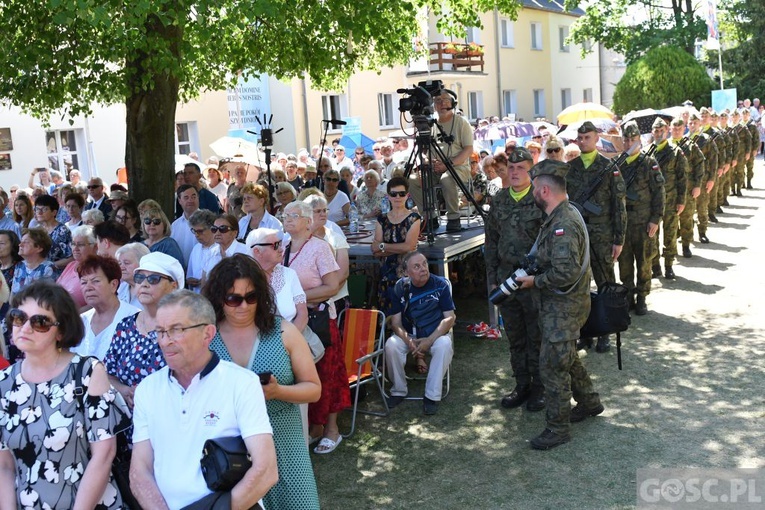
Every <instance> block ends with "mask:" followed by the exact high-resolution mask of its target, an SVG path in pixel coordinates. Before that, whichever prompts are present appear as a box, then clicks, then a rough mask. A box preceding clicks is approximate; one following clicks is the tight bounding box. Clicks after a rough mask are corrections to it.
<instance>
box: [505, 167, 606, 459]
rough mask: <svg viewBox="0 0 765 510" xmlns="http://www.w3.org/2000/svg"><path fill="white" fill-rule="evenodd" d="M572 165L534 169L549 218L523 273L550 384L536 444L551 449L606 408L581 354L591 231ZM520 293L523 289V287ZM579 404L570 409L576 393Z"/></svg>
mask: <svg viewBox="0 0 765 510" xmlns="http://www.w3.org/2000/svg"><path fill="white" fill-rule="evenodd" d="M568 172H569V165H568V164H567V163H563V162H560V161H554V160H552V159H546V160H544V161H542V162H540V163H539V164H537V165H535V166H534V167H533V168H532V169H531V176H532V178H533V184H534V187H533V188H532V193H533V194H534V202H536V204H537V207H539V208H540V209H542V210H543V211H544V212H545V215H546V218H545V219H544V222H543V223H542V228H541V230H540V232H539V238H538V246H537V256H536V266H537V268H538V269H537V271H536V274H535V276H519V277H518V278H517V280H518V281H519V282H520V283H521V284H522V285H521V289H530V288H532V287H534V288H537V289H539V297H540V299H539V301H540V308H539V327H540V329H541V333H542V346H541V348H540V352H539V374H540V376H541V378H542V384H544V387H545V404H546V407H547V416H546V419H547V426H546V428H545V430H544V431H543V432H542V433H541V434H540V435H539V436H537V437H535V438H534V439H532V440H531V447H532V448H534V449H537V450H548V449H550V448H554V447H556V446H558V445H561V444H563V443H566V442H568V441H569V440H570V438H571V436H570V433H569V429H570V424H571V423H576V422H580V421H582V420H584V419H586V418H588V417H590V416H596V415H598V414H600V413H602V412H603V405H602V404H601V403H600V396H599V395H598V394H597V393H596V392H595V390H594V388H593V385H592V381H591V380H590V376H589V374H588V373H587V370H586V369H585V368H584V365H582V362H581V360H580V359H579V354H578V353H577V350H576V339H577V338H578V337H579V330H580V329H581V328H582V326H584V323H585V322H586V321H587V316H588V315H589V313H590V278H591V276H592V275H591V272H590V267H589V257H588V244H589V240H588V235H587V229H586V226H585V224H584V220H583V219H582V217H581V215H580V214H579V213H578V212H577V210H576V209H575V208H574V206H573V205H571V204H570V203H569V201H568V198H567V196H566V175H567V174H568ZM519 292H523V290H520V291H519ZM572 393H573V396H574V400H576V402H577V405H576V407H574V408H573V409H571V396H572Z"/></svg>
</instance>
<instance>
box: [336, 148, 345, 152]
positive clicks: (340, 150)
mask: <svg viewBox="0 0 765 510" xmlns="http://www.w3.org/2000/svg"><path fill="white" fill-rule="evenodd" d="M335 152H345V151H344V150H343V149H335Z"/></svg>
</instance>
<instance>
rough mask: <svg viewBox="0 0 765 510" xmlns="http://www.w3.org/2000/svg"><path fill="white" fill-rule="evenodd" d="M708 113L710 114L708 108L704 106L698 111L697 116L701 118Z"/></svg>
mask: <svg viewBox="0 0 765 510" xmlns="http://www.w3.org/2000/svg"><path fill="white" fill-rule="evenodd" d="M710 113H711V112H710V111H709V108H707V107H706V106H702V107H701V108H700V109H699V116H701V117H703V116H704V115H709V114H710Z"/></svg>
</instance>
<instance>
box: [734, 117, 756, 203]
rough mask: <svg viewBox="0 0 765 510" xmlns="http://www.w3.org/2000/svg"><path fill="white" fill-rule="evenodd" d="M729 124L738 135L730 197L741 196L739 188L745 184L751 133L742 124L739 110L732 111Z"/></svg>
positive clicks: (749, 155)
mask: <svg viewBox="0 0 765 510" xmlns="http://www.w3.org/2000/svg"><path fill="white" fill-rule="evenodd" d="M731 123H732V124H733V129H734V130H735V132H736V134H737V135H738V139H739V144H738V155H737V158H736V162H737V164H736V168H734V169H733V175H732V176H731V180H730V187H731V189H730V191H731V195H736V196H739V197H740V196H742V193H741V188H742V187H743V186H744V184H745V182H746V165H747V163H748V162H749V159H751V154H752V133H750V132H749V128H748V127H747V126H746V124H744V123H743V122H742V119H741V112H740V111H739V110H733V112H732V113H731Z"/></svg>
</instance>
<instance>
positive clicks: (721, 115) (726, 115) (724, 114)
mask: <svg viewBox="0 0 765 510" xmlns="http://www.w3.org/2000/svg"><path fill="white" fill-rule="evenodd" d="M720 117H722V118H723V119H727V118H728V111H727V110H725V111H723V112H720Z"/></svg>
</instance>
